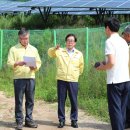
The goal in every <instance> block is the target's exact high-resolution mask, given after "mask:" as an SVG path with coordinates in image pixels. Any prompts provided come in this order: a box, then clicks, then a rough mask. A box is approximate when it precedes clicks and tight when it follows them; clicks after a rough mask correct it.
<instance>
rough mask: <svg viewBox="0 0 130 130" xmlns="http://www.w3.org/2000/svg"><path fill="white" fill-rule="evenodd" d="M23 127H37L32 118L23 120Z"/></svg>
mask: <svg viewBox="0 0 130 130" xmlns="http://www.w3.org/2000/svg"><path fill="white" fill-rule="evenodd" d="M25 127H30V128H37V127H38V124H37V123H36V122H34V121H33V120H31V121H25Z"/></svg>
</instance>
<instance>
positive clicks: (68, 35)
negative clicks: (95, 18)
mask: <svg viewBox="0 0 130 130" xmlns="http://www.w3.org/2000/svg"><path fill="white" fill-rule="evenodd" d="M70 36H73V37H74V41H75V42H77V37H76V36H75V35H74V34H72V33H70V34H67V36H66V37H65V41H67V39H68V37H70Z"/></svg>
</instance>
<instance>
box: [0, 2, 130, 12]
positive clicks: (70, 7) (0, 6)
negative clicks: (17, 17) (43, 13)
mask: <svg viewBox="0 0 130 130" xmlns="http://www.w3.org/2000/svg"><path fill="white" fill-rule="evenodd" d="M38 7H39V8H43V7H46V8H48V7H51V12H50V13H51V14H53V13H59V12H61V13H62V12H68V14H72V15H74V14H76V15H96V11H95V10H93V9H97V8H98V9H99V8H104V9H107V10H115V11H114V14H130V0H71V1H70V0H32V1H28V2H11V1H9V0H6V1H0V13H5V12H6V13H8V12H28V11H31V8H35V9H36V8H38ZM118 10H119V11H118ZM34 12H38V9H36V10H35V11H34Z"/></svg>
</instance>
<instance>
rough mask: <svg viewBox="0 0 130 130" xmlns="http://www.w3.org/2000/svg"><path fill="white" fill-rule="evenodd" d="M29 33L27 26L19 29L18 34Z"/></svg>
mask: <svg viewBox="0 0 130 130" xmlns="http://www.w3.org/2000/svg"><path fill="white" fill-rule="evenodd" d="M27 34H29V31H28V30H27V29H26V28H21V29H20V30H19V32H18V35H19V36H20V35H22V36H25V35H27Z"/></svg>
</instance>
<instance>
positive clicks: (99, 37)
mask: <svg viewBox="0 0 130 130" xmlns="http://www.w3.org/2000/svg"><path fill="white" fill-rule="evenodd" d="M128 24H129V23H124V24H122V25H121V28H120V32H122V30H123V29H124V28H125V26H126V25H128ZM17 33H18V30H0V68H2V67H4V66H5V65H6V61H7V55H8V51H9V48H10V47H11V46H13V45H15V44H17V43H18V35H17ZM68 33H74V34H75V35H76V36H77V39H78V41H77V45H76V48H78V49H79V50H80V51H81V52H83V54H84V59H85V63H86V64H88V63H89V62H92V61H94V60H95V59H97V60H98V59H99V58H98V57H99V55H102V54H103V53H104V45H105V44H104V43H105V40H106V36H105V30H104V28H103V27H100V28H88V27H86V28H76V29H47V30H30V43H31V44H32V45H34V46H35V47H36V48H37V49H38V51H39V53H40V56H41V59H42V60H43V63H45V62H47V60H48V58H47V50H48V48H49V47H52V46H56V44H60V45H61V46H62V47H65V36H66V35H67V34H68Z"/></svg>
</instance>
